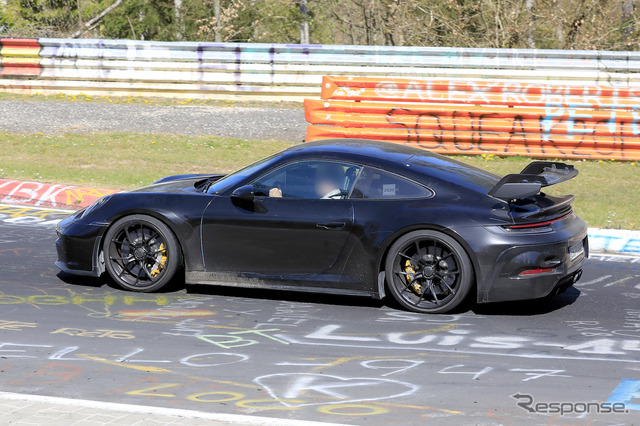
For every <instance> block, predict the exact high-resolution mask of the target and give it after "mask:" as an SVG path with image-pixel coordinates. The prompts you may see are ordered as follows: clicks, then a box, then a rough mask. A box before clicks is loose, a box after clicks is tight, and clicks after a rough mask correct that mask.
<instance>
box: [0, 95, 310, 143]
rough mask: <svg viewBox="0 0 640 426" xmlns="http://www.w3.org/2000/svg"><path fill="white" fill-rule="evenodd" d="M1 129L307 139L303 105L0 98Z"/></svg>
mask: <svg viewBox="0 0 640 426" xmlns="http://www.w3.org/2000/svg"><path fill="white" fill-rule="evenodd" d="M0 131H2V132H42V133H45V134H47V133H65V132H69V133H80V132H140V133H150V132H158V133H172V134H178V135H215V136H227V137H234V138H240V139H259V140H269V139H275V140H279V141H285V142H291V143H300V142H303V140H304V138H305V136H306V131H307V122H306V121H305V118H304V110H303V108H302V106H300V108H293V107H282V108H279V107H274V106H264V107H259V106H256V107H243V106H237V105H234V106H232V107H223V106H193V105H180V106H151V105H136V104H131V105H127V104H106V103H97V102H96V103H92V102H53V101H11V100H4V101H2V102H0Z"/></svg>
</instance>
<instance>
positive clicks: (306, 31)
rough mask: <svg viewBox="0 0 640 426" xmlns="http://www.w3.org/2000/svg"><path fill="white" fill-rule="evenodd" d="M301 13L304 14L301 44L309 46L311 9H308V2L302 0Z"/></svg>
mask: <svg viewBox="0 0 640 426" xmlns="http://www.w3.org/2000/svg"><path fill="white" fill-rule="evenodd" d="M300 13H301V14H302V22H301V23H300V44H309V9H308V8H307V0H300Z"/></svg>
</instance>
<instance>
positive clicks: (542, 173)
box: [489, 161, 578, 201]
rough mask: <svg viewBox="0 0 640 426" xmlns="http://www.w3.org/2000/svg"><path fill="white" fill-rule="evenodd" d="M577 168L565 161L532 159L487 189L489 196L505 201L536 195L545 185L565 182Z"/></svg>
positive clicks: (575, 174) (574, 173)
mask: <svg viewBox="0 0 640 426" xmlns="http://www.w3.org/2000/svg"><path fill="white" fill-rule="evenodd" d="M577 175H578V170H577V169H575V168H574V167H573V166H571V165H568V164H565V163H557V162H553V161H534V162H532V163H530V164H529V165H528V166H527V167H525V168H524V170H522V171H521V172H520V173H518V174H510V175H506V176H505V177H503V178H502V179H500V181H499V182H498V183H497V184H496V185H495V186H494V187H493V188H491V190H490V191H489V195H490V196H491V197H495V198H499V199H501V200H505V201H511V200H517V199H520V198H527V197H531V196H534V195H537V194H538V193H539V192H540V189H541V188H542V187H545V186H549V185H555V184H557V183H561V182H566V181H568V180H569V179H573V178H574V177H576V176H577Z"/></svg>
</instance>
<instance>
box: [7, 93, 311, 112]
mask: <svg viewBox="0 0 640 426" xmlns="http://www.w3.org/2000/svg"><path fill="white" fill-rule="evenodd" d="M3 100H11V101H48V102H92V103H103V104H134V105H149V106H180V105H191V106H220V107H237V106H241V107H276V108H300V106H301V103H300V102H288V101H287V102H274V101H251V100H220V99H192V98H187V99H179V98H160V97H147V96H145V97H135V96H93V95H87V94H77V95H67V94H64V93H60V94H57V95H43V94H39V93H36V94H32V95H21V94H16V93H6V92H0V101H3Z"/></svg>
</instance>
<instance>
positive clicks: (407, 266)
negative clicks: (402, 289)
mask: <svg viewBox="0 0 640 426" xmlns="http://www.w3.org/2000/svg"><path fill="white" fill-rule="evenodd" d="M404 271H405V272H406V273H407V274H411V275H413V274H415V273H416V271H415V270H414V269H413V267H412V266H411V262H410V261H408V260H407V261H406V262H405V264H404ZM405 278H406V279H407V282H408V283H409V284H411V288H413V291H415V292H416V293H418V294H421V291H422V286H421V285H420V283H419V282H418V280H415V281H414V282H413V283H411V279H412V278H411V276H410V275H405Z"/></svg>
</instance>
